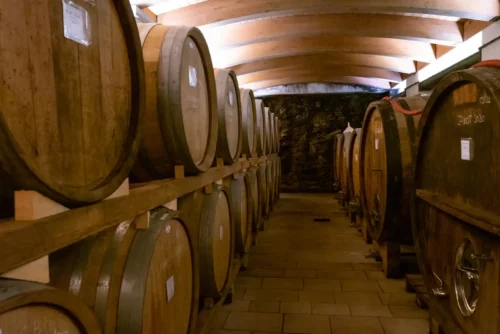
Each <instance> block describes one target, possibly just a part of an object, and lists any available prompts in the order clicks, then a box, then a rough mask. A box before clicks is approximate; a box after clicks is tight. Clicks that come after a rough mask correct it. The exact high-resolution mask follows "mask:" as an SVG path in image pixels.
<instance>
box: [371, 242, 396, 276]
mask: <svg viewBox="0 0 500 334" xmlns="http://www.w3.org/2000/svg"><path fill="white" fill-rule="evenodd" d="M377 246H378V250H379V253H380V257H381V258H382V270H383V271H384V273H385V276H386V277H387V278H399V277H401V259H400V243H399V242H396V241H386V242H382V243H377Z"/></svg>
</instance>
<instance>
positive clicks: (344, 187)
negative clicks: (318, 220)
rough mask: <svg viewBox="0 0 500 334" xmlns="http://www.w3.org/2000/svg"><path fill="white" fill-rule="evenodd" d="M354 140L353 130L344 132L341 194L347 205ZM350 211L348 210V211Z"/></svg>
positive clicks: (343, 201) (343, 202) (342, 200)
mask: <svg viewBox="0 0 500 334" xmlns="http://www.w3.org/2000/svg"><path fill="white" fill-rule="evenodd" d="M351 140H352V131H350V132H344V145H343V146H342V152H341V156H340V159H342V160H341V161H340V167H339V168H340V195H341V198H340V199H341V202H342V205H343V206H345V205H346V204H347V203H349V200H350V195H351V194H350V191H349V190H350V189H349V167H350V163H351V162H350V160H349V147H350V145H351ZM347 213H348V212H347Z"/></svg>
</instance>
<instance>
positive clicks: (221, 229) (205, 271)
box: [183, 185, 234, 299]
mask: <svg viewBox="0 0 500 334" xmlns="http://www.w3.org/2000/svg"><path fill="white" fill-rule="evenodd" d="M196 205H197V206H198V207H200V208H201V210H200V214H199V221H198V226H199V236H198V252H199V258H200V262H199V263H200V296H201V297H202V298H213V299H218V298H220V297H221V296H222V294H223V293H224V291H225V289H226V288H227V287H228V286H227V282H228V279H229V274H230V269H231V264H232V259H233V256H234V239H233V233H234V231H233V228H234V227H233V224H232V216H231V211H230V204H229V198H228V195H227V191H226V189H224V188H223V187H221V186H219V185H214V189H213V191H212V192H211V193H207V194H204V196H203V197H202V198H201V202H199V204H196ZM184 208H185V207H184ZM184 208H183V210H184ZM191 209H192V208H191Z"/></svg>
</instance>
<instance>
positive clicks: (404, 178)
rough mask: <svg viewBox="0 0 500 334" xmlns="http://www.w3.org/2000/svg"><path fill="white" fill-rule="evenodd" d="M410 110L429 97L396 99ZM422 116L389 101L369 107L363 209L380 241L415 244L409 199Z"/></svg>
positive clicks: (363, 157)
mask: <svg viewBox="0 0 500 334" xmlns="http://www.w3.org/2000/svg"><path fill="white" fill-rule="evenodd" d="M393 101H394V102H395V103H397V104H398V105H399V106H401V107H402V108H404V109H406V110H417V109H422V108H423V107H424V106H425V103H426V98H424V97H421V96H413V97H408V98H399V99H394V100H393ZM419 119H420V115H414V116H406V115H404V114H403V113H401V112H399V111H397V110H395V109H394V108H393V107H392V105H391V104H390V103H389V102H388V101H383V100H382V101H377V102H373V103H371V104H370V105H369V106H368V109H367V111H366V114H365V117H364V121H363V131H362V133H361V143H360V144H361V147H360V150H361V164H360V165H361V166H360V168H361V172H362V175H361V195H362V196H363V200H362V202H363V205H364V206H365V207H364V208H363V211H364V212H365V213H366V215H367V217H368V221H369V224H370V232H371V235H372V237H373V239H374V240H376V241H380V242H383V241H397V242H401V243H412V240H413V237H412V232H411V221H410V208H409V199H410V194H411V186H412V182H411V180H412V171H411V170H412V168H413V164H412V153H413V152H414V149H415V145H416V140H415V139H416V130H417V126H418V121H419Z"/></svg>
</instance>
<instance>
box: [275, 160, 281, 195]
mask: <svg viewBox="0 0 500 334" xmlns="http://www.w3.org/2000/svg"><path fill="white" fill-rule="evenodd" d="M280 184H281V158H280V157H277V158H276V183H275V187H276V193H275V197H276V199H275V202H277V201H278V200H279V199H280Z"/></svg>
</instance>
